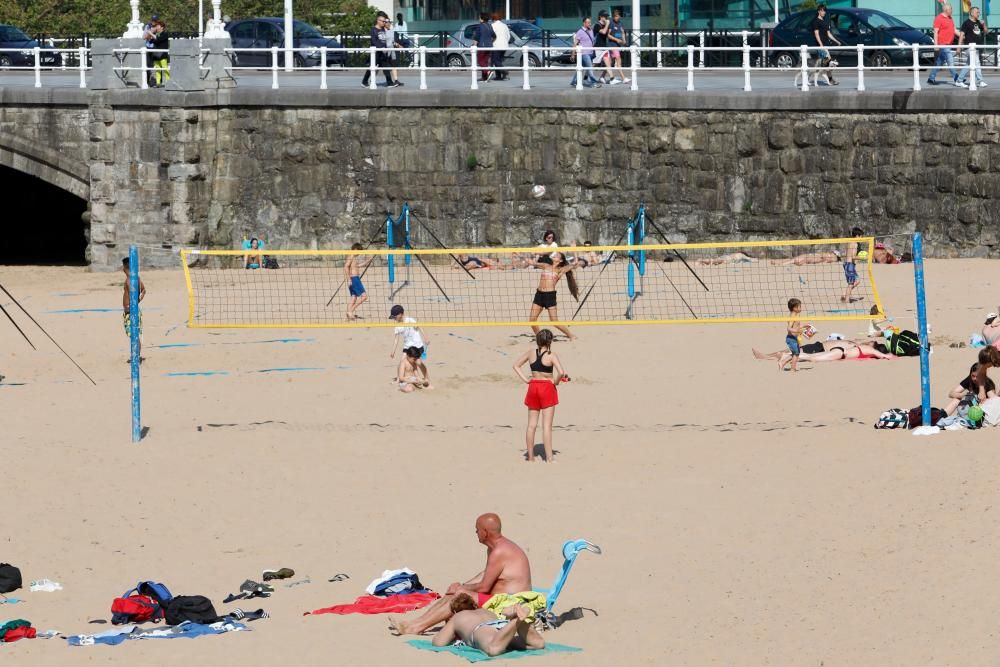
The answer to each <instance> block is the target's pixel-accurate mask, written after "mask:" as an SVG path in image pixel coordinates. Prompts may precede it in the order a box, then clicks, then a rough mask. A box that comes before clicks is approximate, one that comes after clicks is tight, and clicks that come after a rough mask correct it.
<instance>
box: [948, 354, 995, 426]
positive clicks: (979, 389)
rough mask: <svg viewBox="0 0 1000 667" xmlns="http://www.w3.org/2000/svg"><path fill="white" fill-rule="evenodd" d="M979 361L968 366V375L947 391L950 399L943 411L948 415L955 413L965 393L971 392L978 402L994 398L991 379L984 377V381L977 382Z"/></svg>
mask: <svg viewBox="0 0 1000 667" xmlns="http://www.w3.org/2000/svg"><path fill="white" fill-rule="evenodd" d="M978 375H979V362H978V361H977V362H976V363H974V364H972V367H971V368H969V376H968V377H966V378H965V379H963V380H962V381H961V382H959V383H958V385H956V386H955V388H954V389H952V390H951V391H949V392H948V398H950V399H951V401H950V402H949V403H948V405H946V406H945V408H944V411H945V412H946V413H948V414H949V415H953V414H955V410H957V409H958V405H959V403H961V402H962V399H964V398H965V397H966V395H968V394H971V395H973V396H975V397H976V400H977V401H979V403H982V402H984V401H985V400H986V399H987V398H995V397H996V395H997V386H996V384H994V382H993V380H991V379H989V378H988V377H987V378H986V382H984V383H983V384H979V380H978Z"/></svg>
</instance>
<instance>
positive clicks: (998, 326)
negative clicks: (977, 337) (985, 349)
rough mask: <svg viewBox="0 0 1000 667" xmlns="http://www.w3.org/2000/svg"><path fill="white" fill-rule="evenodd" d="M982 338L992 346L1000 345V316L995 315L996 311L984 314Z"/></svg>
mask: <svg viewBox="0 0 1000 667" xmlns="http://www.w3.org/2000/svg"><path fill="white" fill-rule="evenodd" d="M983 338H984V339H985V340H986V344H987V345H992V346H994V347H997V346H998V345H1000V317H997V314H996V313H990V314H989V315H987V316H986V322H984V323H983Z"/></svg>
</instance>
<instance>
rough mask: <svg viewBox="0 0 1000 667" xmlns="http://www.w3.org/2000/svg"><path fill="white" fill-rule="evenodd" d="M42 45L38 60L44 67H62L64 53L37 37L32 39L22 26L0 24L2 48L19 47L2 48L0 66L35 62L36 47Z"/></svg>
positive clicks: (18, 65) (0, 45) (30, 64)
mask: <svg viewBox="0 0 1000 667" xmlns="http://www.w3.org/2000/svg"><path fill="white" fill-rule="evenodd" d="M36 46H37V47H41V51H40V52H39V55H38V60H39V62H40V63H41V65H42V67H60V66H61V65H62V62H63V57H62V54H61V53H59V52H58V51H56V50H55V49H53V48H51V47H47V46H45V45H44V44H42V43H41V42H39V41H38V40H37V39H31V38H30V37H28V36H27V35H25V34H24V33H23V32H21V29H20V28H17V27H15V26H12V25H0V49H18V50H17V51H6V50H0V67H25V66H34V64H35V52H34V48H35V47H36Z"/></svg>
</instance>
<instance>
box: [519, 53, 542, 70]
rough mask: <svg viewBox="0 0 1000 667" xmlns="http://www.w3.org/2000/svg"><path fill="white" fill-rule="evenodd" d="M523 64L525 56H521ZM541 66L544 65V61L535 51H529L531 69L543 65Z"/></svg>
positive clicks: (522, 63)
mask: <svg viewBox="0 0 1000 667" xmlns="http://www.w3.org/2000/svg"><path fill="white" fill-rule="evenodd" d="M521 65H522V66H523V65H524V58H521ZM541 66H542V61H541V60H539V59H538V56H536V55H535V54H534V53H529V54H528V67H530V68H531V69H535V68H536V67H541Z"/></svg>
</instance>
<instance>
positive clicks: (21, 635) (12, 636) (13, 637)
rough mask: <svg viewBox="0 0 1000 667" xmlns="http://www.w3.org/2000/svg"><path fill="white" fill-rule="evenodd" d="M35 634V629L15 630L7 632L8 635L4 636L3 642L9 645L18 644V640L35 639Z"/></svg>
mask: <svg viewBox="0 0 1000 667" xmlns="http://www.w3.org/2000/svg"><path fill="white" fill-rule="evenodd" d="M35 632H36V631H35V629H34V628H32V627H28V626H23V627H20V628H14V629H13V630H8V631H7V634H5V635H4V636H3V641H4V642H5V643H8V644H9V643H10V642H16V641H17V640H18V639H34V638H35Z"/></svg>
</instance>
